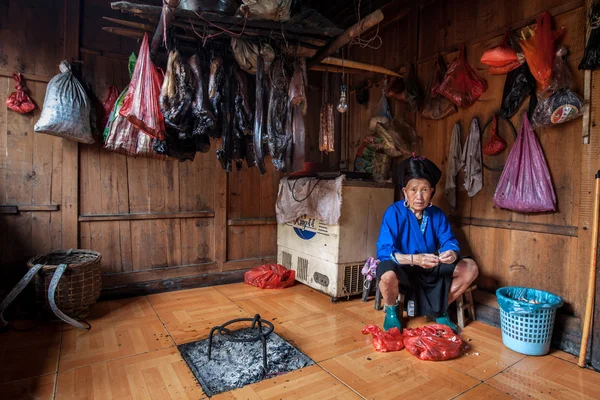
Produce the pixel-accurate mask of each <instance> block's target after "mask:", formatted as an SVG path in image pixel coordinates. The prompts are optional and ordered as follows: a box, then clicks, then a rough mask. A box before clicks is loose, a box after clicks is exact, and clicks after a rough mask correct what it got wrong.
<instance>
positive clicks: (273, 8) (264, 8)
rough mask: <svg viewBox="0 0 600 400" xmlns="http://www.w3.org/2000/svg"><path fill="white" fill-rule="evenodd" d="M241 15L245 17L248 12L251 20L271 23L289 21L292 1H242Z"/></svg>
mask: <svg viewBox="0 0 600 400" xmlns="http://www.w3.org/2000/svg"><path fill="white" fill-rule="evenodd" d="M242 3H243V4H242V5H241V6H240V10H239V14H241V15H245V13H246V10H248V12H249V15H248V17H249V18H250V19H267V20H271V21H288V20H289V19H290V8H291V7H292V0H242Z"/></svg>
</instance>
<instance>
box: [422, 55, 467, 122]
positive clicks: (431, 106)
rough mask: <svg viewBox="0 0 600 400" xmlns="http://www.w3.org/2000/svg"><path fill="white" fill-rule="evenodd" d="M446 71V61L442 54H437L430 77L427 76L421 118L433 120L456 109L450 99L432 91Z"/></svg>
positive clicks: (443, 116)
mask: <svg viewBox="0 0 600 400" xmlns="http://www.w3.org/2000/svg"><path fill="white" fill-rule="evenodd" d="M446 71H447V67H446V62H445V61H444V58H443V57H442V56H439V57H438V58H437V60H436V63H435V67H434V68H433V71H432V73H431V78H429V84H428V85H427V91H426V92H425V106H424V107H423V118H427V119H434V120H436V119H444V118H446V117H447V116H449V115H452V114H454V113H455V112H457V111H458V110H457V108H456V106H455V105H454V104H453V103H452V102H451V101H450V100H448V99H447V98H445V97H444V96H440V95H438V94H434V92H435V91H436V90H437V88H439V86H440V84H441V83H442V79H443V77H444V76H445V75H446Z"/></svg>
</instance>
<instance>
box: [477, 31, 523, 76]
mask: <svg viewBox="0 0 600 400" xmlns="http://www.w3.org/2000/svg"><path fill="white" fill-rule="evenodd" d="M509 37H510V29H507V30H506V32H505V33H504V38H503V39H502V43H500V45H498V46H496V47H492V48H491V49H488V50H486V51H485V52H484V53H483V55H482V56H481V60H480V61H481V63H482V64H485V65H489V66H490V69H489V70H488V73H489V74H492V75H495V74H496V75H497V74H506V73H508V72H510V71H512V70H514V69H515V68H518V67H519V66H521V64H523V62H524V59H523V58H522V56H521V57H519V55H518V54H517V52H516V51H515V49H513V48H512V47H511V46H510V44H509Z"/></svg>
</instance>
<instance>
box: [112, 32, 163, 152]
mask: <svg viewBox="0 0 600 400" xmlns="http://www.w3.org/2000/svg"><path fill="white" fill-rule="evenodd" d="M161 86H162V79H161V76H160V74H159V72H158V71H157V70H156V68H155V67H154V64H153V63H152V60H150V48H149V46H148V34H147V33H145V34H144V40H142V45H141V47H140V52H139V55H138V60H137V63H136V64H135V70H134V71H133V76H132V77H131V82H130V83H129V90H128V92H127V95H126V96H125V100H124V101H123V107H121V111H119V114H121V115H122V116H123V117H125V118H127V119H128V120H129V122H131V123H132V124H133V125H134V126H136V127H137V128H138V129H141V130H142V131H143V132H144V133H145V134H147V135H150V136H152V137H154V138H157V139H161V140H162V139H164V138H165V124H164V118H163V115H162V112H161V111H160V106H159V98H160V88H161Z"/></svg>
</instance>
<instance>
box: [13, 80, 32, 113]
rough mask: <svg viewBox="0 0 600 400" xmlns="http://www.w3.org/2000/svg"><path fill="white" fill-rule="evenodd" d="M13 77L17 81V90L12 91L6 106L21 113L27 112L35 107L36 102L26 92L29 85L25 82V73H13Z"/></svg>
mask: <svg viewBox="0 0 600 400" xmlns="http://www.w3.org/2000/svg"><path fill="white" fill-rule="evenodd" d="M13 79H14V80H15V82H17V86H15V89H17V91H16V92H12V93H11V94H10V95H9V96H8V99H6V106H7V107H8V108H9V109H10V110H13V111H16V112H18V113H20V114H27V113H28V112H30V111H33V109H35V103H34V102H33V100H31V97H29V96H28V95H27V93H26V90H27V87H26V86H25V84H24V83H23V75H21V73H18V74H15V73H13Z"/></svg>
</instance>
